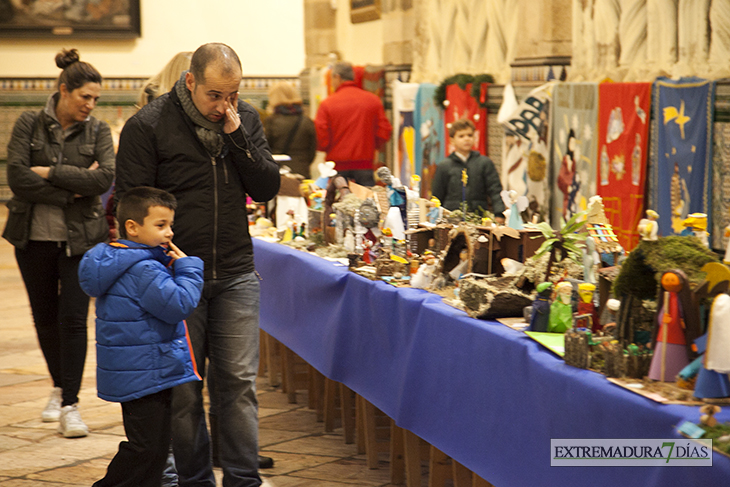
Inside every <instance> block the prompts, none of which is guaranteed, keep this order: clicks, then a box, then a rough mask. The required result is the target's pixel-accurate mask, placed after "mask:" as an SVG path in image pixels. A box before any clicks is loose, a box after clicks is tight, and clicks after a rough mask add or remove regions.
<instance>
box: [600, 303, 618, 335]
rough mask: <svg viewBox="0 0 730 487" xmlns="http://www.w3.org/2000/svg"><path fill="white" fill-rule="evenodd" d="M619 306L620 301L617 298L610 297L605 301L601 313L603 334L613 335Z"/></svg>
mask: <svg viewBox="0 0 730 487" xmlns="http://www.w3.org/2000/svg"><path fill="white" fill-rule="evenodd" d="M620 307H621V301H619V300H618V299H615V298H611V299H609V300H608V301H606V308H605V309H604V311H603V314H602V315H601V330H602V331H603V334H604V335H614V333H615V330H616V322H617V320H618V310H619V308H620Z"/></svg>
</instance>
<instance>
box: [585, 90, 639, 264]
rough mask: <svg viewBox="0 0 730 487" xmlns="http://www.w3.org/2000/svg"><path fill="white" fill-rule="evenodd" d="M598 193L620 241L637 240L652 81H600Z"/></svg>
mask: <svg viewBox="0 0 730 487" xmlns="http://www.w3.org/2000/svg"><path fill="white" fill-rule="evenodd" d="M598 91H599V97H598V98H599V110H598V112H599V113H598V147H599V155H598V185H597V191H598V194H599V195H600V196H601V197H602V198H603V206H604V208H605V211H606V216H607V217H608V219H609V221H610V222H611V225H612V226H613V229H614V232H616V235H618V239H619V242H620V243H621V245H622V246H623V248H624V249H625V250H627V251H630V250H632V249H633V248H634V247H636V245H637V244H638V243H639V232H638V231H637V225H638V224H639V220H641V219H642V218H643V217H644V189H645V187H646V167H647V164H646V163H647V160H648V150H647V149H648V137H649V110H650V106H651V83H602V84H601V85H600V86H599V87H598Z"/></svg>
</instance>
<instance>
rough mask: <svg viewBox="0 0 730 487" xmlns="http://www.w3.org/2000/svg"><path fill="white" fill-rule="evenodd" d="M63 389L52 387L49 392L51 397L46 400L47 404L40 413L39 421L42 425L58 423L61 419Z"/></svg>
mask: <svg viewBox="0 0 730 487" xmlns="http://www.w3.org/2000/svg"><path fill="white" fill-rule="evenodd" d="M62 392H63V389H61V388H60V387H54V388H53V390H52V391H51V397H49V398H48V404H46V409H44V410H43V412H42V413H41V420H43V422H44V423H52V422H54V421H58V418H60V417H61V393H62Z"/></svg>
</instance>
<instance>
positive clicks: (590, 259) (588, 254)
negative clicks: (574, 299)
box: [581, 235, 601, 284]
mask: <svg viewBox="0 0 730 487" xmlns="http://www.w3.org/2000/svg"><path fill="white" fill-rule="evenodd" d="M581 253H582V254H583V280H584V281H586V282H588V283H591V284H595V283H597V282H598V278H597V277H596V271H597V270H598V263H599V262H600V261H601V257H600V256H599V255H598V251H597V250H596V240H595V239H594V238H593V237H591V236H590V235H589V236H587V237H586V241H585V246H584V247H583V248H582V249H581Z"/></svg>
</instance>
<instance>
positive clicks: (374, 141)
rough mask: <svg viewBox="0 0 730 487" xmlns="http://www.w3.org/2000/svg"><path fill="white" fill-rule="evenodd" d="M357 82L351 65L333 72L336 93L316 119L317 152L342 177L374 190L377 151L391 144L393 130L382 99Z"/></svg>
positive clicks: (345, 64) (345, 65)
mask: <svg viewBox="0 0 730 487" xmlns="http://www.w3.org/2000/svg"><path fill="white" fill-rule="evenodd" d="M354 79H355V74H354V71H353V69H352V64H350V63H348V62H338V63H336V64H335V65H334V67H333V68H332V86H333V87H334V89H335V92H334V93H333V94H332V95H330V96H329V97H327V98H325V99H324V101H322V103H321V104H320V105H319V109H318V110H317V116H316V118H315V119H314V125H315V127H316V129H317V149H319V150H321V151H325V152H326V153H327V160H328V161H334V162H335V169H337V172H338V173H339V174H340V175H342V176H344V177H346V178H348V179H354V180H355V182H356V183H358V184H361V185H363V186H374V185H375V179H374V178H373V163H374V159H375V151H376V150H379V149H380V148H381V147H382V146H383V144H385V143H386V142H387V141H388V140H390V136H391V133H392V131H393V127H392V126H391V125H390V122H389V121H388V119H387V118H386V117H385V111H384V110H383V104H382V103H381V102H380V98H378V97H377V96H375V95H374V94H372V93H370V92H368V91H365V90H363V89H361V88H359V87H358V86H357V85H356V83H355V81H354Z"/></svg>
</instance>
